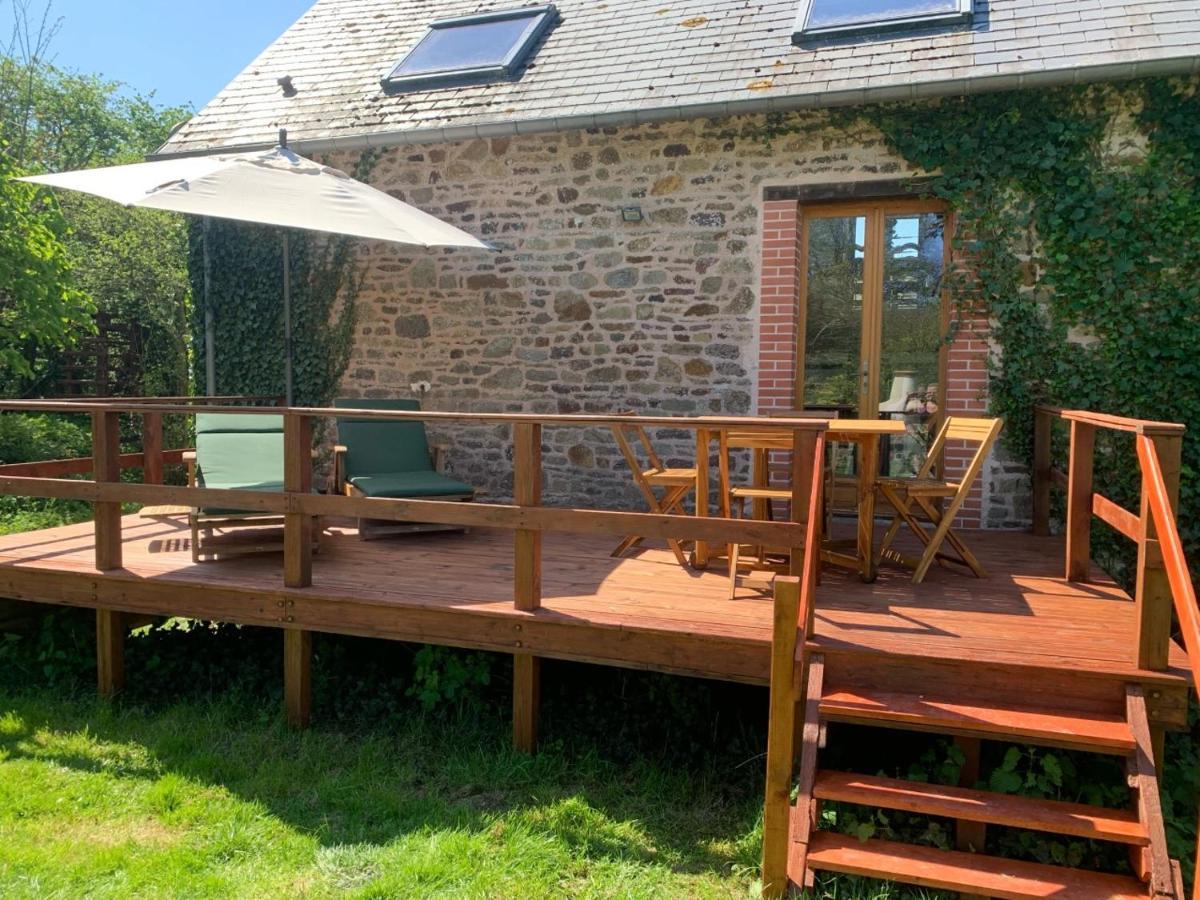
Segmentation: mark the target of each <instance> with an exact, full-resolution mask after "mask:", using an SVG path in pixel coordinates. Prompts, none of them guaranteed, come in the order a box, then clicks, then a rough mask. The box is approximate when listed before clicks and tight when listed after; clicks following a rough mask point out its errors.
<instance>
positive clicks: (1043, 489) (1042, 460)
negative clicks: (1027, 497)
mask: <svg viewBox="0 0 1200 900" xmlns="http://www.w3.org/2000/svg"><path fill="white" fill-rule="evenodd" d="M1053 424H1054V419H1053V418H1052V417H1051V415H1050V413H1049V412H1047V411H1046V410H1044V409H1040V408H1038V407H1034V410H1033V473H1032V474H1033V533H1034V534H1036V535H1038V536H1040V537H1047V536H1048V535H1049V534H1050V467H1051V455H1050V449H1051V448H1050V440H1051V435H1052V431H1051V429H1052V426H1053Z"/></svg>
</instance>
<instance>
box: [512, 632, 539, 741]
mask: <svg viewBox="0 0 1200 900" xmlns="http://www.w3.org/2000/svg"><path fill="white" fill-rule="evenodd" d="M541 696H542V661H541V660H540V659H538V657H536V656H534V655H533V654H532V653H514V654H513V749H514V750H517V751H519V752H521V753H533V752H534V751H535V750H536V749H537V740H538V710H539V707H540V705H541Z"/></svg>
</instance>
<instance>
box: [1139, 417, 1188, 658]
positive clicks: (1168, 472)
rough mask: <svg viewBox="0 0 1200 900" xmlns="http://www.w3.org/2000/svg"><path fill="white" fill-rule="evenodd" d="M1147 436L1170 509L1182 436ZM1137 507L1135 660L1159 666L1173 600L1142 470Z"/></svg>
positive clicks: (1165, 653) (1167, 645)
mask: <svg viewBox="0 0 1200 900" xmlns="http://www.w3.org/2000/svg"><path fill="white" fill-rule="evenodd" d="M1151 439H1152V440H1153V442H1154V449H1155V453H1156V455H1157V457H1158V464H1159V468H1160V470H1161V471H1162V476H1163V486H1164V487H1165V488H1166V491H1167V499H1168V500H1169V501H1170V503H1171V510H1172V512H1174V511H1175V509H1176V507H1177V506H1178V504H1179V470H1180V465H1181V459H1180V457H1181V454H1182V451H1183V439H1182V438H1181V437H1180V436H1179V435H1154V436H1153V437H1152V438H1151ZM1140 510H1141V520H1142V537H1141V540H1139V541H1138V557H1137V575H1136V578H1135V584H1134V595H1133V596H1134V604H1135V608H1136V611H1137V623H1138V639H1137V643H1138V650H1137V664H1138V666H1139V667H1140V668H1143V669H1155V670H1163V669H1165V668H1167V661H1168V653H1169V651H1170V646H1171V616H1172V611H1173V604H1172V597H1171V584H1170V581H1169V580H1168V578H1167V570H1166V568H1165V566H1164V565H1163V556H1162V549H1161V547H1160V546H1159V541H1158V531H1157V529H1156V528H1155V525H1154V516H1153V514H1152V512H1151V510H1150V491H1149V489H1148V485H1147V483H1146V473H1145V472H1144V471H1143V472H1142V502H1141V508H1140Z"/></svg>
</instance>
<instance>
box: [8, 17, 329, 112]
mask: <svg viewBox="0 0 1200 900" xmlns="http://www.w3.org/2000/svg"><path fill="white" fill-rule="evenodd" d="M14 2H21V0H0V42H2V43H3V44H4V45H7V44H8V38H9V35H10V34H11V32H12V23H13V3H14ZM26 2H27V3H28V6H29V8H30V9H31V11H35V12H36V13H37V14H38V15H39V16H40V13H41V10H42V9H44V8H45V4H46V2H47V0H26ZM312 4H313V0H198V2H190V3H184V2H179V0H52V2H51V6H50V10H51V12H50V15H51V19H52V20H61V24H60V27H59V31H58V34H57V35H56V36H55V37H54V40H53V42H52V43H51V45H50V55H51V56H52V57H53V61H54V63H55V64H56V65H58V66H60V67H62V68H66V69H74V70H76V71H78V72H90V73H98V74H102V75H104V76H105V77H106V78H110V79H112V80H114V81H121V82H124V83H126V84H128V85H129V86H130V87H132V88H133V89H135V90H136V91H138V92H139V93H143V94H148V93H150V92H151V91H153V92H154V97H155V100H156V101H157V102H158V103H159V104H161V105H163V106H185V105H190V106H191V107H192V108H193V109H195V110H198V109H200V107H202V106H204V104H205V103H207V102H208V101H209V100H211V99H212V98H213V97H215V96H216V94H217V92H218V91H220V90H221V88H223V87H224V86H225V85H226V84H228V83H229V82H230V81H231V80H232V79H233V77H234V76H235V75H237V73H238V72H240V71H241V70H242V69H244V68H245V67H246V66H247V65H248V64H249V63H250V61H251V60H253V59H254V58H255V57H256V56H258V54H259V53H261V52H262V51H263V50H264V49H265V48H266V46H267V45H268V44H270V43H271V42H272V41H273V40H275V38H277V37H278V36H279V35H281V34H282V33H283V32H284V30H285V29H286V28H287V27H288V26H289V25H291V24H292V23H293V22H294V21H296V19H298V18H299V17H300V16H301V14H303V13H304V12H305V11H306V10H307V9H308V8H309V7H310V6H312Z"/></svg>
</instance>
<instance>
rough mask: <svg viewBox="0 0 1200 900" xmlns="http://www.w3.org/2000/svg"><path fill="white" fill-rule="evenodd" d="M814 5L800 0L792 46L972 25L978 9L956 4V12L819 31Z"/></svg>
mask: <svg viewBox="0 0 1200 900" xmlns="http://www.w3.org/2000/svg"><path fill="white" fill-rule="evenodd" d="M815 2H817V0H799V3H800V6H799V9H798V10H797V12H796V25H795V27H794V29H793V31H792V42H793V43H796V44H799V43H801V42H802V41H811V40H813V39H815V38H822V37H839V36H841V35H856V34H859V35H861V34H871V33H879V32H890V31H897V30H903V29H907V28H919V27H920V26H922V25H959V24H963V25H965V24H969V23H970V21H971V14H972V12H973V9H974V6H975V3H974V0H956V4H955V5H956V8H955V9H953V10H951V11H949V12H935V13H916V14H914V15H907V16H896V17H893V18H887V19H870V20H867V21H863V22H853V23H848V24H845V25H826V26H824V27H820V28H808V27H807V23H808V18H809V15H810V14H811V13H812V8H813V4H814V3H815Z"/></svg>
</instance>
